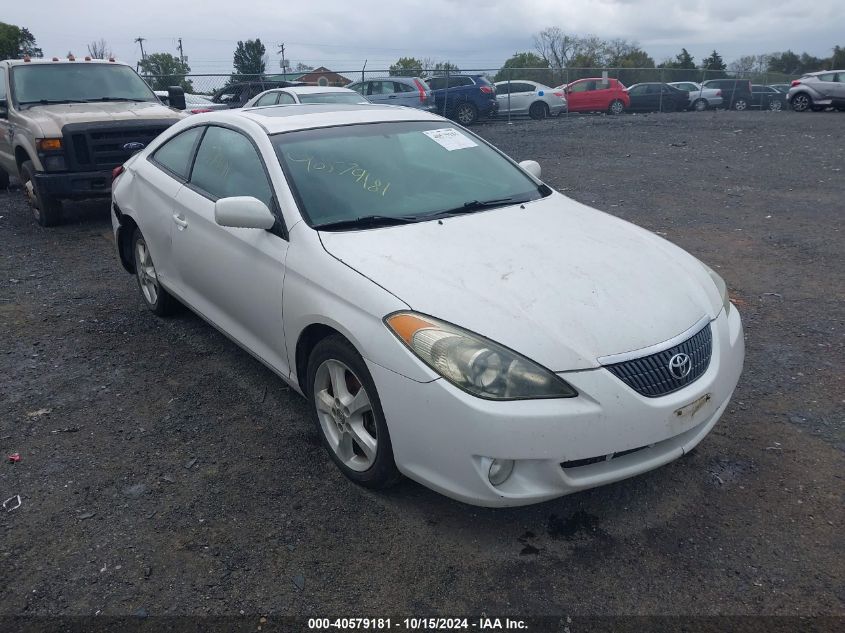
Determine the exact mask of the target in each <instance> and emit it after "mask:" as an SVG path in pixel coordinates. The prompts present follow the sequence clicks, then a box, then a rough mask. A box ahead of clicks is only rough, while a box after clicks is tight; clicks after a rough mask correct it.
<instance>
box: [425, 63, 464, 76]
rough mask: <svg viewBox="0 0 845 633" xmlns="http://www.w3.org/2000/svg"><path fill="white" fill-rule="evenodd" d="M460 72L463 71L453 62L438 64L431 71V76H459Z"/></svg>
mask: <svg viewBox="0 0 845 633" xmlns="http://www.w3.org/2000/svg"><path fill="white" fill-rule="evenodd" d="M460 72H461V69H460V68H458V67H457V66H456V65H455V64H453V63H451V62H437V63H436V64H434V68H433V69H432V70H431V75H432V76H434V77H436V76H438V75H446V74H449V75H457V74H458V73H460Z"/></svg>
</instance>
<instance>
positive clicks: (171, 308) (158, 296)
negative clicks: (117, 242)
mask: <svg viewBox="0 0 845 633" xmlns="http://www.w3.org/2000/svg"><path fill="white" fill-rule="evenodd" d="M132 258H133V260H134V262H135V280H136V281H137V282H138V289H139V290H140V291H141V298H142V299H143V300H144V304H145V305H146V306H147V307H148V308H149V309H150V310H151V311H152V312H153V313H154V314H156V315H158V316H160V317H166V316H170V315H171V314H173V313H174V312H175V311H176V309H177V308H178V306H179V304H178V302H177V301H176V299H174V298H173V296H172V295H171V294H170V293H169V292H167V290H165V289H164V287H163V286H162V285H161V283H159V280H158V273H157V272H156V269H155V264H154V263H153V258H152V256H151V255H150V249H149V248H148V247H147V241H146V240H145V239H144V236H143V234H142V233H141V230H140V229H137V228H136V229H135V232H134V233H133V234H132Z"/></svg>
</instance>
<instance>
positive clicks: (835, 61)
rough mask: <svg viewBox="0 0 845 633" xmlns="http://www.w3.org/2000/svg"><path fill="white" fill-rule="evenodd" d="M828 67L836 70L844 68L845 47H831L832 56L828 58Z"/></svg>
mask: <svg viewBox="0 0 845 633" xmlns="http://www.w3.org/2000/svg"><path fill="white" fill-rule="evenodd" d="M830 68H831V69H836V70H838V69H840V68H845V48H843V47H842V46H834V47H833V57H831V58H830Z"/></svg>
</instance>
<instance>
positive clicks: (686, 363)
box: [669, 354, 692, 380]
mask: <svg viewBox="0 0 845 633" xmlns="http://www.w3.org/2000/svg"><path fill="white" fill-rule="evenodd" d="M691 371H692V360H691V359H690V357H689V355H687V354H675V355H674V356H673V357H672V358H670V359H669V373H670V374H672V377H674V378H676V379H678V380H681V379H682V378H686V377H687V376H689V373H690V372H691Z"/></svg>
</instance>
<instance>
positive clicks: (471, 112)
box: [455, 103, 478, 125]
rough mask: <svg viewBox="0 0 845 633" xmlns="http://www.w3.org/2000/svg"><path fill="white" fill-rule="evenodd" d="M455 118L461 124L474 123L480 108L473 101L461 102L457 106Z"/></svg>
mask: <svg viewBox="0 0 845 633" xmlns="http://www.w3.org/2000/svg"><path fill="white" fill-rule="evenodd" d="M455 120H456V121H457V122H458V123H460V124H461V125H472V124H473V123H475V122H476V121H477V120H478V108H476V107H475V106H474V105H473V104H471V103H461V104H460V105H458V107H456V108H455Z"/></svg>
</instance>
